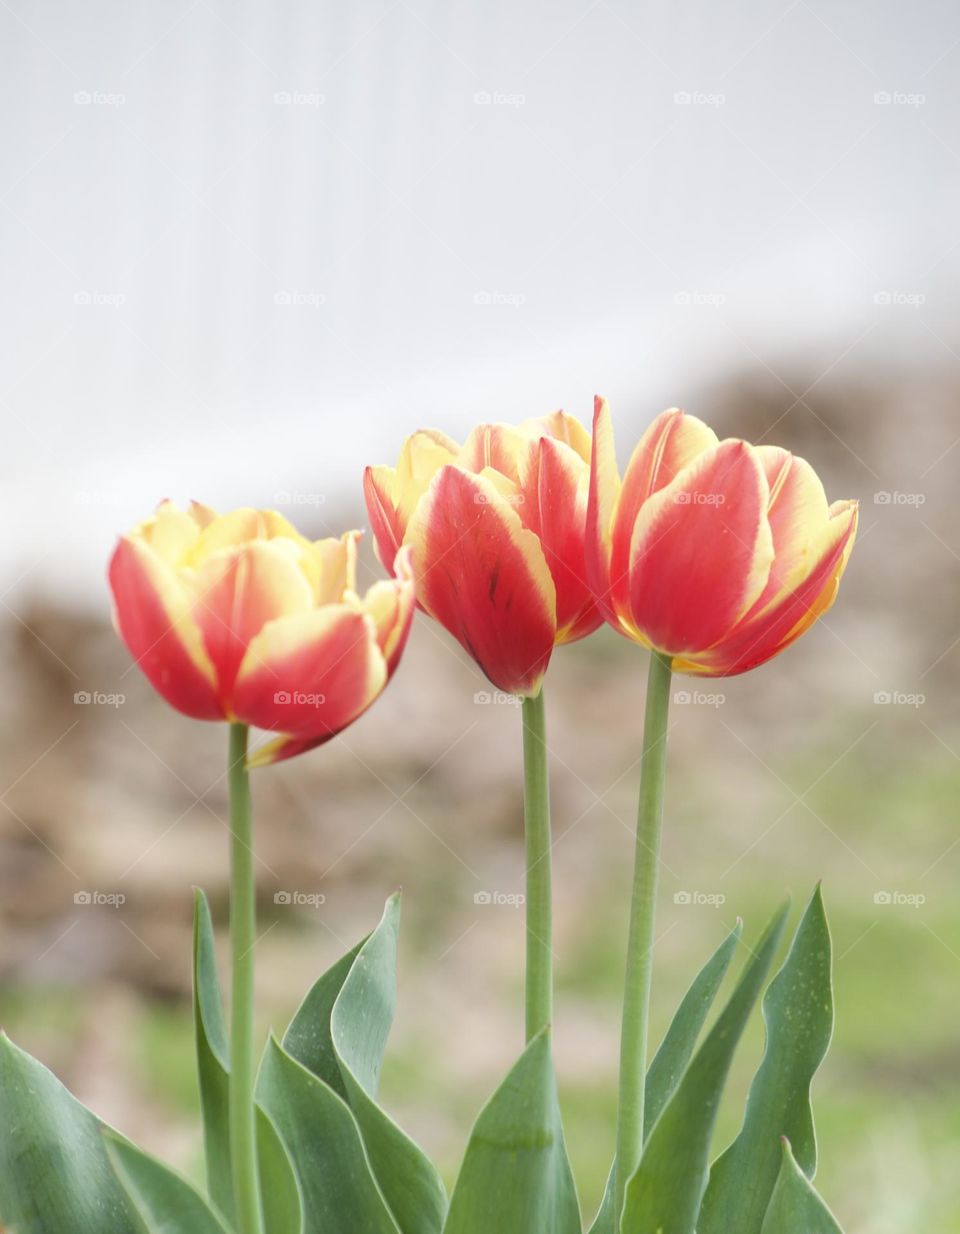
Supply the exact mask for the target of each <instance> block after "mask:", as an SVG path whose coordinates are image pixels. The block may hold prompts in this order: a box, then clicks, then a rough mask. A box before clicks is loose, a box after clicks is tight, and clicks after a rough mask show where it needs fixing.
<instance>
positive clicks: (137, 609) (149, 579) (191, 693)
mask: <svg viewBox="0 0 960 1234" xmlns="http://www.w3.org/2000/svg"><path fill="white" fill-rule="evenodd" d="M109 577H110V587H111V589H112V591H113V602H114V612H115V621H116V625H117V630H118V631H119V633H120V637H121V638H122V639H123V641H124V643H125V644H126V646H127V648H128V650H129V651H130V654H131V655H132V656H133V657H134V659H135V660H136V661H137V664H138V665H139V666H140V668H141V669H142V670H143V672H144V674H145V675H146V677H147V680H148V681H149V682H150V684H151V685H152V686H153V688H154V689H155V690H156V691H157V692H158V693H159V694H160V695H162V696H163V698H165V699H166V700H167V702H168V703H170V704H171V706H173V707H176V708H177V710H178V711H182V712H183V713H184V714H185V715H188V716H192V717H193V718H194V719H196V720H222V719H224V716H225V712H224V708H223V706H222V705H221V703H220V701H219V699H218V697H217V692H216V687H215V684H214V672H213V666H212V665H211V664H210V661H209V659H208V657H207V655H206V652H205V651H204V649H203V644H202V642H201V639H200V631H199V630H198V629H197V627H196V625H195V624H194V623H193V621H192V619H191V617H190V615H189V611H188V601H187V596H186V593H185V592H184V590H183V588H182V586H181V584H180V581H179V579H178V578H177V576H176V574H174V572H173V571H172V570H171V569H170V567H169V566H167V565H166V564H165V563H164V562H162V561H161V560H160V558H159V557H158V556H157V555H156V553H154V552H153V550H152V549H150V548H149V547H148V546H147V545H146V544H144V543H143V542H142V541H138V540H128V539H124V540H121V541H120V543H119V544H118V545H117V548H116V551H115V552H114V554H113V557H112V559H111V561H110V573H109Z"/></svg>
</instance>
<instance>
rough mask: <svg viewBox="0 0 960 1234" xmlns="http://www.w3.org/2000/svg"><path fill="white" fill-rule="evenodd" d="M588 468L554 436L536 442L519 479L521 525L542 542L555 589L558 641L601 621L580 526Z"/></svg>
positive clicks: (582, 524) (583, 522) (578, 635)
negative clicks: (590, 582)
mask: <svg viewBox="0 0 960 1234" xmlns="http://www.w3.org/2000/svg"><path fill="white" fill-rule="evenodd" d="M589 484H590V471H589V468H588V467H587V465H586V464H585V463H584V461H583V459H582V458H581V457H580V455H579V454H577V453H576V451H574V450H573V449H572V448H571V447H570V446H568V445H566V444H565V443H564V442H562V441H560V440H558V439H556V438H553V437H542V438H541V439H540V441H539V442H538V443H537V448H536V450H535V451H534V453H533V455H532V457H531V460H530V465H529V466H528V467H527V468H526V470H525V474H524V477H523V488H522V493H523V498H524V500H523V503H522V505H521V506H520V507H519V508H518V513H519V514H520V518H521V521H522V522H523V525H524V526H525V527H526V528H528V529H529V530H530V531H532V532H533V533H534V535H536V536H537V537H538V539H539V540H540V546H541V548H542V549H543V554H544V556H545V557H546V560H547V565H548V566H549V568H550V573H551V574H552V575H553V581H554V584H555V586H556V589H557V642H558V643H568V642H573V641H575V640H576V639H578V638H583V637H584V636H585V635H587V634H589V633H590V632H591V631H592V630H595V629H596V628H597V626H599V625H600V624H601V622H602V621H603V615H602V614H601V612H600V611H599V609H598V608H597V605H596V602H595V601H594V598H593V592H592V591H591V589H590V586H589V585H588V583H587V579H586V563H585V561H584V528H585V526H586V514H587V496H588V489H589Z"/></svg>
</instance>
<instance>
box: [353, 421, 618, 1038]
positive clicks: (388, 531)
mask: <svg viewBox="0 0 960 1234" xmlns="http://www.w3.org/2000/svg"><path fill="white" fill-rule="evenodd" d="M589 488H590V437H589V435H588V433H587V431H586V429H584V427H583V425H581V424H580V423H579V421H577V420H575V419H574V418H573V417H572V416H568V415H566V414H565V413H564V412H562V411H558V412H555V413H554V414H553V415H549V416H545V417H543V418H542V419H539V420H527V421H525V422H524V423H522V424H520V425H519V426H517V427H514V426H511V425H507V424H482V425H479V426H478V427H477V428H475V429H474V430H473V431H472V432H471V433H470V435H469V437H468V438H467V440H466V442H465V443H464V444H463V446H459V445H457V443H456V442H455V441H453V440H451V438H449V437H447V435H446V434H445V433H440V432H436V431H433V430H429V431H421V432H418V433H414V434H413V435H412V436H411V437H408V438H407V440H406V441H405V442H404V444H403V448H402V450H401V451H400V459H399V461H398V463H397V466H396V467H395V468H394V467H368V468H367V470H366V473H365V475H364V493H365V495H366V499H367V510H368V512H369V515H370V523H371V526H372V527H373V533H374V538H375V540H376V544H377V551H378V553H379V556H380V560H381V561H392V560H393V558H394V557H395V555H396V554H397V552H398V551H400V550H401V549H402V548H409V549H411V550H412V551H413V570H414V575H415V578H416V587H417V603H418V604H419V605H420V607H421V608H423V609H424V611H425V612H427V613H428V614H429V615H430V616H431V617H433V618H434V619H435V620H437V621H438V622H440V624H441V625H442V626H444V627H445V628H446V629H447V630H448V631H449V632H450V633H451V634H452V635H453V636H454V638H456V639H457V640H458V641H459V643H460V644H461V646H462V647H464V648H465V650H466V651H467V652H469V654H470V655H471V656H472V657H473V658H474V660H476V662H477V664H479V666H480V668H481V669H482V670H483V672H484V673H486V675H487V677H489V679H490V680H491V681H492V682H493V684H494V685H495V686H497V687H498V688H499V689H501V690H503V691H505V692H507V693H510V694H518V695H520V696H521V697H522V698H523V708H522V715H523V765H524V830H525V834H526V914H527V970H526V1034H527V1040H528V1041H530V1040H532V1039H533V1037H535V1036H536V1035H537V1033H539V1032H541V1031H542V1030H543V1029H545V1028H546V1026H547V1025H548V1024H549V1023H550V1021H551V1019H552V1014H553V1013H552V1006H553V967H552V953H551V948H550V939H551V930H552V901H551V842H550V799H549V786H548V778H547V747H546V720H545V711H544V699H543V691H542V688H541V685H542V681H543V676H544V673H545V672H546V671H547V665H548V664H549V663H550V657H551V655H552V653H553V649H554V647H555V646H556V645H557V644H558V643H570V642H573V641H574V640H575V639H578V638H583V637H584V635H586V634H589V633H590V632H591V630H595V629H596V628H597V626H598V625H600V624H601V623H602V621H603V615H602V613H601V612H600V611H599V609H598V608H597V604H596V601H595V599H594V597H593V595H592V593H591V590H590V588H589V586H588V584H587V575H586V565H585V562H584V551H585V545H584V535H585V529H586V514H587V497H588V494H589Z"/></svg>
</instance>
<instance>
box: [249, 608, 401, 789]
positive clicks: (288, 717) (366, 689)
mask: <svg viewBox="0 0 960 1234" xmlns="http://www.w3.org/2000/svg"><path fill="white" fill-rule="evenodd" d="M386 681H387V664H386V661H385V659H384V657H383V653H382V652H381V650H380V648H379V646H378V644H377V638H376V629H375V626H374V623H373V621H372V619H371V618H370V617H369V616H367V615H365V614H364V613H362V612H358V611H357V609H355V608H353V607H351V606H350V605H347V604H330V605H327V606H325V607H324V608H319V609H311V610H310V611H309V612H306V613H297V614H294V615H293V616H289V617H279V618H278V619H277V620H276V621H271V622H270V623H269V624H268V625H266V626H265V627H264V628H263V629H262V630H261V631H260V633H259V634H258V635H257V636H256V637H255V638H254V639H253V641H252V642H251V644H250V647H249V650H248V651H247V654H246V656H245V657H244V660H243V664H242V665H241V667H240V671H239V673H238V674H237V678H236V683H235V687H234V694H233V709H234V711H235V713H236V715H237V718H238V719H239V720H242V721H243V722H244V723H246V724H253V725H255V726H256V727H257V728H264V729H269V730H272V731H273V732H280V733H283V734H285V736H284V737H283V738H281V739H280V741H279V742H276V743H273V745H272V746H270V747H267V749H266V750H261V751H258V752H257V754H256V755H255V756H254V758H253V759H252V760H251V763H252V764H256V765H262V764H263V763H265V762H274V761H276V759H277V757H288V756H289V754H291V753H294V752H298V751H294V750H291V749H288V750H287V752H286V753H283V754H278V753H277V751H278V750H279V749H280V748H281V747H282V746H283V744H284V743H285V742H286V741H287V740H288V739H289V738H290V737H293V738H298V739H300V740H306V741H308V742H309V743H310V744H312V745H320V744H321V743H322V742H324V741H329V740H330V738H331V737H335V736H336V734H337V733H339V732H340V731H341V730H342V729H344V728H346V726H347V725H348V724H350V723H352V721H353V720H355V719H356V718H357V717H358V716H359V715H360V713H361V712H363V711H365V710H366V708H367V707H369V706H370V704H371V703H372V702H373V700H374V699H375V698H376V697H377V695H378V694H379V693H380V691H381V690H382V689H383V687H384V685H385V684H386ZM303 748H307V747H303Z"/></svg>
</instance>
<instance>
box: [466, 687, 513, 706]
mask: <svg viewBox="0 0 960 1234" xmlns="http://www.w3.org/2000/svg"><path fill="white" fill-rule="evenodd" d="M473 702H474V705H475V706H477V707H492V706H503V707H519V706H520V705H521V703H522V702H523V700H522V699H521V698H520V696H519V695H518V694H508V693H507V692H506V691H505V690H477V692H476V694H474V696H473Z"/></svg>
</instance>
